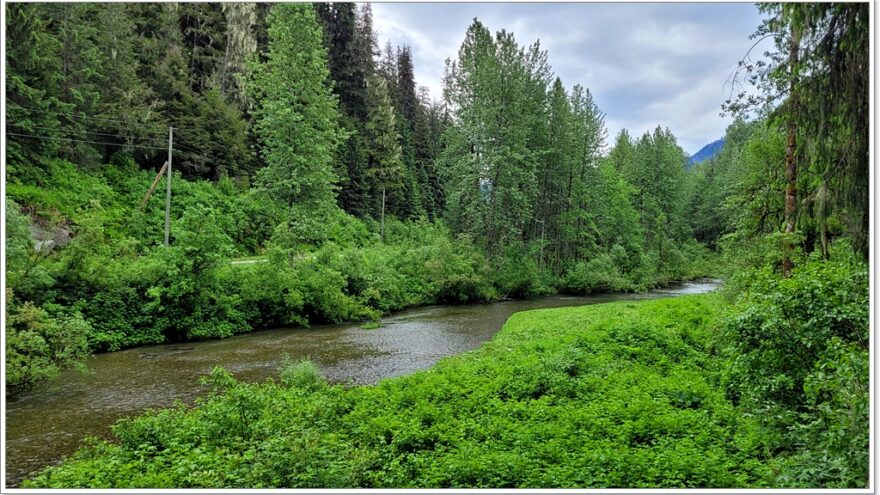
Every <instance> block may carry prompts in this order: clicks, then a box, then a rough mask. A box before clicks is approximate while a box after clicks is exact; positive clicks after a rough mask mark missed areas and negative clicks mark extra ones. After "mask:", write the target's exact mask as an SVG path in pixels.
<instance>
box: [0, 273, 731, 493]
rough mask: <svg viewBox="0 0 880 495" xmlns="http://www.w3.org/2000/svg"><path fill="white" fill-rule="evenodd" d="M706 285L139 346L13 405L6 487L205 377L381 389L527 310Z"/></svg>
mask: <svg viewBox="0 0 880 495" xmlns="http://www.w3.org/2000/svg"><path fill="white" fill-rule="evenodd" d="M717 286H718V284H717V282H715V281H711V280H704V281H701V282H690V283H684V284H681V285H677V286H673V287H670V288H666V289H661V290H654V291H651V292H648V293H645V294H600V295H594V296H588V297H569V296H552V297H545V298H540V299H531V300H526V301H505V302H499V303H494V304H478V305H469V306H427V307H422V308H417V309H412V310H408V311H403V312H401V313H397V314H394V315H392V316H389V317H387V318H384V319H383V320H382V323H383V326H382V327H381V328H377V329H374V330H365V329H362V328H361V327H360V325H358V324H351V323H348V324H342V325H326V326H318V327H313V328H310V329H278V330H265V331H259V332H254V333H249V334H245V335H239V336H235V337H231V338H228V339H224V340H213V341H208V342H191V343H184V344H166V345H156V346H149V347H138V348H135V349H128V350H124V351H119V352H111V353H106V354H98V355H95V356H92V357H91V358H89V359H88V361H87V363H86V365H87V366H88V368H89V372H88V373H86V374H83V373H80V372H77V371H69V372H65V373H63V374H62V375H61V376H60V377H58V379H56V380H55V381H54V382H53V383H52V384H51V385H50V386H49V387H48V388H47V389H44V390H42V391H38V392H33V393H30V394H26V395H24V396H21V397H18V398H16V399H14V400H9V401H7V403H6V407H7V408H6V481H7V486H16V485H18V484H19V483H20V482H21V480H22V479H24V478H25V477H27V475H28V474H30V473H32V472H34V471H35V470H38V469H40V468H42V467H43V466H46V465H49V464H55V463H58V462H60V460H61V459H62V458H63V457H64V456H67V455H70V454H71V453H72V452H73V451H74V450H76V448H77V446H78V445H79V444H80V441H81V440H82V438H83V437H84V436H86V435H96V436H103V437H107V438H109V435H110V426H111V425H112V424H113V423H114V422H115V421H116V420H117V419H119V418H122V417H124V416H131V415H136V414H139V413H141V412H143V411H144V410H146V409H148V408H158V407H167V406H171V405H173V404H174V402H175V401H176V400H182V401H184V402H186V403H192V402H193V401H194V399H195V398H196V397H197V396H199V395H200V394H203V393H204V392H205V391H206V390H205V389H204V388H203V387H201V386H199V385H198V381H199V377H201V376H203V375H206V374H208V373H210V372H211V370H212V369H213V368H214V367H215V366H222V367H224V368H225V369H227V370H228V371H230V372H231V373H232V374H233V375H234V376H235V377H236V378H237V379H239V380H242V381H249V382H256V381H262V380H264V379H265V378H267V377H275V376H277V373H278V368H279V366H280V365H281V363H282V361H283V359H284V356H285V355H289V356H290V357H291V358H293V359H299V358H308V359H311V360H312V361H313V362H314V363H315V364H316V365H317V366H318V368H320V370H321V371H322V373H323V374H324V376H326V377H327V378H328V379H329V380H330V381H334V382H343V383H351V384H370V383H376V382H377V381H379V380H381V379H383V378H389V377H394V376H399V375H404V374H407V373H411V372H413V371H416V370H420V369H424V368H428V367H430V366H432V365H433V364H434V363H436V362H437V361H438V360H439V359H441V358H443V357H445V356H450V355H453V354H459V353H462V352H466V351H469V350H472V349H475V348H477V347H479V346H480V344H482V343H483V342H485V341H487V340H489V339H491V338H492V336H493V335H495V333H497V332H498V330H500V329H501V327H502V325H504V322H505V321H507V318H508V317H509V316H510V315H511V314H513V313H516V312H518V311H525V310H530V309H541V308H555V307H562V306H581V305H586V304H597V303H604V302H611V301H633V300H641V299H656V298H661V297H671V296H676V295H682V294H699V293H703V292H709V291H711V290H713V289H715V288H716V287H717Z"/></svg>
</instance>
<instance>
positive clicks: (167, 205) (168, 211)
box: [165, 127, 174, 247]
mask: <svg viewBox="0 0 880 495" xmlns="http://www.w3.org/2000/svg"><path fill="white" fill-rule="evenodd" d="M173 138H174V128H173V127H169V128H168V180H167V181H166V185H167V187H166V190H165V247H168V239H169V237H170V234H171V142H172V139H173Z"/></svg>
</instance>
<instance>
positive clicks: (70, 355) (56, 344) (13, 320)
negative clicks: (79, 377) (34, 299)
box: [5, 291, 92, 394]
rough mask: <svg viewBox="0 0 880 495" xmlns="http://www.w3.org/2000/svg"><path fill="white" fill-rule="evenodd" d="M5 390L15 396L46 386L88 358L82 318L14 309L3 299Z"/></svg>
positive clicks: (28, 305) (55, 311)
mask: <svg viewBox="0 0 880 495" xmlns="http://www.w3.org/2000/svg"><path fill="white" fill-rule="evenodd" d="M6 304H7V307H6V313H7V314H6V318H5V320H6V389H7V393H10V394H15V393H16V392H19V391H21V390H25V389H28V388H32V387H35V386H38V385H41V384H44V383H46V382H48V381H49V380H51V379H53V378H55V377H56V376H58V373H59V372H60V370H61V369H63V368H64V367H67V366H71V365H76V364H78V363H79V362H80V361H81V360H82V359H83V358H85V356H86V355H88V350H89V349H88V341H87V338H88V335H89V333H90V332H91V331H92V329H91V327H90V326H89V324H88V323H87V322H86V321H85V320H83V318H82V315H80V314H79V313H76V312H72V313H71V312H65V311H62V310H61V309H60V308H57V307H54V308H50V310H51V311H52V312H51V313H50V310H47V309H46V308H40V307H37V306H34V304H33V303H30V302H25V303H24V304H21V305H17V304H14V302H13V301H12V292H11V291H9V292H7V298H6Z"/></svg>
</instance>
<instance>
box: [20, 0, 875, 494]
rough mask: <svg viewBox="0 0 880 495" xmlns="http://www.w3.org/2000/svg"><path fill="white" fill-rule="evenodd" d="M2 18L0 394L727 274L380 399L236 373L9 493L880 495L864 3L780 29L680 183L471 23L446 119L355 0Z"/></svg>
mask: <svg viewBox="0 0 880 495" xmlns="http://www.w3.org/2000/svg"><path fill="white" fill-rule="evenodd" d="M4 8H5V15H6V53H5V56H6V58H5V67H6V73H5V78H6V88H7V92H6V100H5V101H6V104H5V119H6V120H5V124H6V125H5V129H4V130H5V136H6V149H5V178H6V182H5V187H6V189H5V196H4V201H5V222H4V225H5V230H4V240H5V250H4V253H5V254H4V256H5V260H6V273H5V277H6V278H5V281H6V284H5V294H4V297H5V302H6V313H5V326H4V330H5V363H6V364H5V394H6V397H7V400H12V399H16V398H17V397H21V396H26V395H27V394H29V393H33V392H34V391H38V390H41V389H45V388H46V387H48V386H50V385H51V384H52V382H53V380H54V379H56V378H57V377H58V376H59V374H61V373H62V372H63V371H64V370H66V369H69V368H77V367H79V368H84V367H85V365H84V363H85V362H86V360H87V358H88V357H89V356H90V355H93V354H96V353H106V352H114V351H120V350H122V349H126V348H132V347H138V346H144V345H149V344H161V343H180V342H191V341H203V340H207V339H217V338H226V337H231V336H233V335H237V334H242V333H248V332H254V331H257V330H261V329H271V328H293V327H309V326H314V325H321V324H325V323H340V322H349V321H354V322H363V323H364V325H365V328H367V327H369V326H370V325H375V326H379V325H381V324H382V323H381V321H382V318H383V317H384V316H387V315H389V314H391V313H392V312H396V311H400V310H403V309H406V308H414V307H420V306H426V305H434V304H470V303H490V302H495V301H503V300H511V299H528V298H535V297H539V296H547V295H551V294H569V295H577V296H580V295H589V294H598V293H606V292H635V293H643V292H645V291H648V290H650V289H654V288H658V287H664V286H667V285H669V284H672V283H675V282H681V281H686V280H693V279H697V278H701V277H714V278H719V279H722V280H723V281H724V286H723V289H721V290H720V291H719V292H717V293H713V294H705V295H698V296H686V297H679V298H675V299H664V300H661V301H643V302H637V303H614V304H611V305H595V306H590V307H587V306H584V307H582V308H571V309H568V308H566V309H556V310H546V311H535V312H527V313H520V314H516V315H514V316H513V317H512V318H511V319H510V320H509V322H508V323H507V324H506V325H505V327H504V329H503V330H502V331H501V332H500V333H499V334H498V336H497V337H495V338H494V339H493V340H492V341H490V342H488V343H487V344H485V345H484V346H483V347H481V348H480V349H479V350H477V351H474V352H471V353H466V354H464V355H461V356H456V357H452V358H449V359H448V360H443V361H441V362H440V363H439V364H438V365H437V366H436V367H435V368H436V369H435V368H431V369H429V370H425V371H421V372H418V373H415V374H412V375H408V376H405V377H402V378H399V379H391V380H385V381H382V382H380V383H379V384H378V385H373V386H365V387H351V386H347V385H345V384H337V383H331V382H328V381H327V380H326V379H325V378H323V377H322V376H321V374H320V371H319V370H318V369H317V368H316V367H315V365H314V364H313V363H311V362H309V361H302V362H296V363H289V365H288V366H286V367H285V368H284V369H282V370H280V374H279V375H278V379H277V381H275V380H270V381H267V382H265V383H259V384H252V383H245V382H242V381H238V380H236V379H235V378H234V377H233V376H232V374H230V373H229V372H227V371H225V370H223V369H222V368H217V369H215V370H214V372H213V373H212V374H211V375H210V376H209V377H206V378H205V379H204V383H205V386H207V387H210V389H211V392H210V393H209V394H208V395H207V396H206V397H204V398H203V399H199V401H198V403H197V404H195V405H185V404H180V405H179V406H178V407H175V408H172V409H163V410H155V411H149V412H146V413H145V414H144V415H142V416H139V417H135V418H128V419H124V420H121V421H120V422H119V423H117V424H116V426H114V427H113V435H114V439H112V440H105V439H91V440H87V441H85V443H84V444H83V448H82V449H81V450H79V451H78V452H77V453H76V454H74V455H73V456H72V457H70V458H68V459H67V460H65V461H64V462H63V463H62V464H60V465H58V466H53V467H48V468H46V469H45V470H43V471H41V472H39V473H34V475H33V476H32V477H31V478H30V479H29V480H27V481H25V483H24V485H23V486H25V487H30V488H47V487H52V488H74V487H76V488H80V487H113V488H131V487H176V488H187V487H250V488H257V487H288V488H289V487H365V488H366V487H496V488H499V487H653V488H658V487H774V488H775V487H779V488H782V487H785V488H790V487H811V488H817V487H818V488H821V487H846V488H863V487H866V486H867V485H868V472H869V465H868V462H869V452H868V445H869V428H868V421H869V417H868V416H869V386H870V385H869V384H870V381H869V378H870V377H869V362H868V358H869V349H870V342H871V340H870V339H871V336H870V335H869V292H868V285H869V284H868V281H869V277H868V270H869V266H868V260H869V257H870V252H869V246H870V242H869V240H870V229H869V227H870V225H869V210H870V208H869V207H870V198H869V193H868V191H869V188H868V183H869V168H868V167H869V163H870V156H869V147H868V144H869V134H868V133H869V113H870V100H869V61H870V59H869V26H870V22H871V19H870V16H869V9H868V4H864V3H846V4H834V3H826V4H760V5H759V6H758V8H759V9H760V11H761V13H762V15H763V18H764V22H763V24H761V25H760V26H756V32H755V34H754V37H753V38H754V39H756V40H763V39H768V40H771V41H772V48H771V49H770V50H769V51H768V53H767V54H766V55H767V58H766V59H762V60H760V61H758V62H754V61H752V59H751V58H749V57H748V56H747V54H744V55H745V57H744V58H743V59H742V60H741V61H740V62H739V64H738V65H736V62H735V61H734V62H733V64H734V65H735V66H733V67H731V69H732V70H733V71H734V72H733V74H732V80H733V82H734V83H741V84H740V85H736V84H734V85H733V86H731V88H736V89H735V90H732V91H731V93H730V95H729V98H728V100H727V101H726V103H724V105H723V107H722V108H719V111H722V112H724V113H725V115H728V116H731V117H733V122H732V123H731V124H730V126H729V127H728V128H727V131H726V135H725V136H724V146H723V149H722V150H721V151H720V152H719V153H717V154H716V155H715V156H713V157H712V158H710V159H709V160H706V161H704V162H702V163H699V164H695V165H693V166H690V167H689V166H686V165H687V163H688V154H687V153H686V152H685V151H684V149H683V148H682V147H681V146H680V145H679V143H678V140H677V139H676V136H675V135H674V134H673V132H672V131H671V130H670V129H668V128H663V127H661V126H657V127H656V128H655V129H654V130H653V131H651V132H646V133H644V134H642V135H630V134H629V132H628V131H627V130H626V129H624V130H622V131H621V132H620V133H619V134H617V135H616V136H608V133H607V130H606V124H605V114H604V113H603V111H602V110H601V109H600V108H599V106H598V105H597V103H596V102H595V100H594V98H593V95H592V94H591V92H590V90H589V89H588V88H585V87H583V86H581V85H580V84H571V83H572V82H571V81H566V82H565V83H564V82H563V81H562V80H561V79H560V78H559V77H557V76H556V75H554V72H553V69H552V67H551V66H550V65H549V62H548V53H547V52H546V51H545V50H544V49H543V48H542V46H541V44H540V42H539V41H535V42H534V43H531V44H524V43H521V42H520V41H519V40H517V38H515V36H514V33H512V32H510V31H508V30H506V29H503V26H497V28H500V30H499V31H495V32H493V30H492V29H490V27H489V26H487V25H485V24H483V22H481V21H480V20H478V19H474V20H473V22H472V23H471V25H470V26H469V27H468V28H467V31H466V32H465V33H464V36H463V41H462V42H461V44H460V47H459V49H458V52H457V55H456V56H455V57H454V58H453V59H450V60H448V61H447V64H446V69H445V75H444V78H443V92H442V99H441V100H440V101H437V100H435V99H432V98H431V96H430V91H429V90H428V88H426V87H423V86H419V85H418V84H417V81H416V79H415V68H414V65H413V64H414V62H413V53H412V49H411V48H410V47H408V46H393V45H392V44H391V43H388V44H386V45H385V46H384V47H380V44H379V41H378V39H377V35H376V34H375V30H374V26H373V13H372V8H371V6H370V4H368V3H365V4H353V3H332V4H328V3H320V4H317V3H316V4H308V3H296V4H288V3H275V4H270V3H105V4H98V3H9V4H6V5H5V7H4ZM493 28H494V27H493ZM567 84H571V85H567ZM746 86H748V87H750V88H752V90H748V91H747V90H741V89H742V88H744V87H746ZM169 159H170V165H171V174H170V175H169V174H167V173H166V174H163V173H162V172H161V171H162V170H166V166H167V165H168V160H169ZM169 181H170V183H169ZM151 185H152V186H153V187H151ZM166 188H167V189H166ZM153 189H155V192H153V193H152V195H150V194H149V193H148V191H153ZM166 191H168V192H167V194H168V195H170V196H168V197H170V211H169V212H168V213H166ZM166 214H168V215H169V217H166ZM166 218H167V220H166ZM166 222H168V223H167V224H166ZM166 225H167V226H168V227H167V228H166ZM535 329H540V331H538V330H535ZM503 349H507V351H504V350H503ZM647 417H651V418H653V419H650V420H649V419H647ZM586 466H589V468H587V467H586Z"/></svg>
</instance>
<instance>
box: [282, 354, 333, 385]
mask: <svg viewBox="0 0 880 495" xmlns="http://www.w3.org/2000/svg"><path fill="white" fill-rule="evenodd" d="M280 376H281V383H282V384H284V385H286V386H288V387H298V388H301V389H303V390H308V391H310V392H315V391H318V390H323V389H324V388H325V387H326V386H327V382H326V381H324V378H323V377H322V376H321V373H320V372H319V371H318V367H317V366H315V363H313V362H311V361H309V360H307V359H306V360H302V361H298V362H291V361H290V359H289V358H287V359H285V363H284V365H283V366H282V368H281V374H280Z"/></svg>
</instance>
